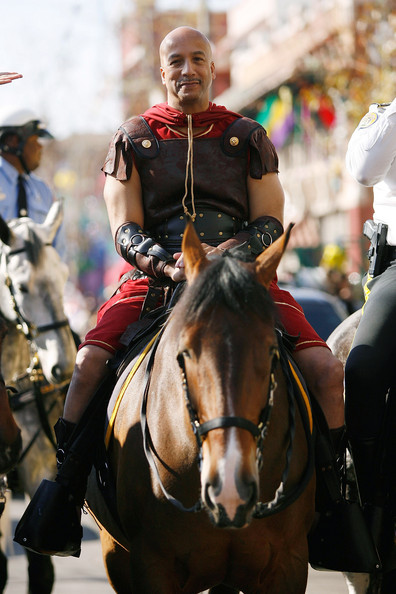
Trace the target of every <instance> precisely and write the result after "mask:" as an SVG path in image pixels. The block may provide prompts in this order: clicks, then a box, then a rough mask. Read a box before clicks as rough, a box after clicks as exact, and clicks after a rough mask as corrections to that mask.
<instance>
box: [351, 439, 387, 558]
mask: <svg viewBox="0 0 396 594" xmlns="http://www.w3.org/2000/svg"><path fill="white" fill-rule="evenodd" d="M350 447H351V454H352V459H353V463H354V467H355V473H356V481H357V485H358V491H359V497H360V503H361V506H362V509H363V514H364V517H365V520H366V523H367V526H368V529H369V531H370V533H371V535H372V538H373V541H374V543H375V546H376V548H377V550H378V553H379V555H380V557H381V559H382V561H383V562H384V563H385V564H386V559H387V558H388V556H389V554H390V552H391V551H392V550H393V548H394V542H393V541H394V537H393V526H394V522H393V518H392V514H391V511H390V509H389V506H388V504H387V496H386V488H385V482H384V477H383V476H382V468H383V465H382V455H381V452H380V447H379V441H378V439H377V438H371V439H353V440H351V443H350Z"/></svg>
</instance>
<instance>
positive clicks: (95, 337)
mask: <svg viewBox="0 0 396 594" xmlns="http://www.w3.org/2000/svg"><path fill="white" fill-rule="evenodd" d="M147 290H148V280H147V279H137V280H127V281H126V282H125V283H124V284H123V285H122V286H121V287H120V289H119V291H118V292H117V293H116V294H115V295H113V297H111V298H110V299H109V300H108V301H106V303H104V304H103V305H102V307H101V308H100V309H99V311H98V317H97V324H96V326H95V328H93V329H92V330H90V331H89V332H88V333H87V335H86V337H85V341H84V342H83V343H82V344H81V345H80V348H81V347H83V346H85V345H88V344H90V345H94V346H98V347H101V348H103V349H105V350H107V351H109V352H110V353H112V354H114V353H115V352H116V351H118V350H123V349H124V348H125V345H124V344H123V343H122V342H120V339H121V337H122V335H123V333H124V332H125V330H126V328H127V326H129V324H132V323H133V322H136V321H137V320H138V319H139V316H140V312H141V309H142V307H143V303H144V299H145V297H146V293H147ZM270 294H271V296H272V298H273V299H274V301H275V303H276V305H277V307H278V312H279V317H280V320H281V322H282V324H283V326H284V327H285V329H286V332H288V333H289V334H291V335H292V336H298V340H297V344H296V348H295V350H297V351H299V350H302V349H306V348H309V347H313V346H324V347H327V345H326V343H325V342H324V340H322V339H321V338H320V337H319V336H318V334H316V332H315V330H314V329H313V328H312V326H311V325H310V324H309V323H308V321H307V319H306V318H305V316H304V312H303V310H302V307H301V306H300V305H299V304H298V303H297V301H296V300H295V299H294V298H293V297H292V296H291V295H290V293H288V292H287V291H284V290H283V289H280V288H279V287H278V285H277V284H276V282H275V281H273V282H272V283H271V287H270Z"/></svg>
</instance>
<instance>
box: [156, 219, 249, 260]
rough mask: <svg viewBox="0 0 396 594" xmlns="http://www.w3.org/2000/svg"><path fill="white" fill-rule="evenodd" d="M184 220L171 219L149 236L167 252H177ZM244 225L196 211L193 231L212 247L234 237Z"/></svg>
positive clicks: (236, 221)
mask: <svg viewBox="0 0 396 594" xmlns="http://www.w3.org/2000/svg"><path fill="white" fill-rule="evenodd" d="M186 220H187V215H185V214H180V215H176V216H174V217H171V218H170V219H167V220H166V221H165V222H164V223H161V225H157V227H154V228H152V229H150V235H151V236H152V237H153V238H154V239H155V240H156V241H158V243H160V244H161V245H162V247H164V248H165V249H166V250H167V251H169V252H171V253H174V252H177V251H179V250H180V247H181V242H182V239H183V233H184V228H185V226H186ZM244 225H245V223H244V222H243V221H242V220H241V219H238V218H237V217H233V216H231V215H228V214H225V213H224V212H219V211H216V210H204V209H200V210H198V211H197V217H196V219H195V221H194V227H195V230H196V232H197V234H198V237H199V238H200V239H201V241H202V242H204V243H207V244H209V245H214V246H216V245H219V244H220V243H222V242H223V241H226V240H227V239H230V238H231V237H234V235H236V234H237V233H238V231H240V230H241V229H242V228H243V227H244Z"/></svg>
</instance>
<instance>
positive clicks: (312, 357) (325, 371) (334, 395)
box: [293, 346, 344, 455]
mask: <svg viewBox="0 0 396 594" xmlns="http://www.w3.org/2000/svg"><path fill="white" fill-rule="evenodd" d="M293 357H294V359H295V361H296V363H297V365H298V366H299V368H300V369H301V372H302V374H303V376H304V378H305V381H306V383H307V386H308V389H309V391H310V393H311V394H312V395H313V396H314V397H315V398H316V400H317V401H318V402H319V404H320V406H321V408H322V410H323V412H324V415H325V417H326V420H327V424H328V426H329V429H330V435H331V437H332V441H333V446H334V449H335V453H336V455H337V454H338V453H339V450H340V448H342V447H343V437H344V396H343V394H344V385H343V380H344V371H343V367H342V363H341V362H340V361H339V360H338V359H337V358H336V357H335V356H334V355H333V354H332V352H331V351H330V350H329V349H328V348H326V347H320V346H316V347H311V348H307V349H302V350H298V351H296V352H295V353H293Z"/></svg>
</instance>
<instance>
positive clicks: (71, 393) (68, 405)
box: [63, 344, 113, 423]
mask: <svg viewBox="0 0 396 594" xmlns="http://www.w3.org/2000/svg"><path fill="white" fill-rule="evenodd" d="M112 357H113V354H112V353H110V352H109V351H108V350H105V349H102V348H100V347H97V346H93V345H91V344H87V345H85V346H83V347H82V348H81V349H80V350H79V351H78V352H77V356H76V364H75V367H74V371H73V375H72V378H71V382H70V386H69V390H68V392H67V396H66V401H65V406H64V410H63V418H64V419H65V420H66V421H68V422H69V423H77V422H78V421H79V420H80V419H81V416H82V414H83V412H84V410H85V409H86V408H87V406H88V403H89V402H90V400H91V398H92V397H93V395H94V394H95V392H96V390H97V389H98V388H99V386H100V384H101V383H102V381H103V380H104V378H105V377H106V376H107V374H108V368H107V366H106V363H107V361H108V360H109V359H111V358H112Z"/></svg>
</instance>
